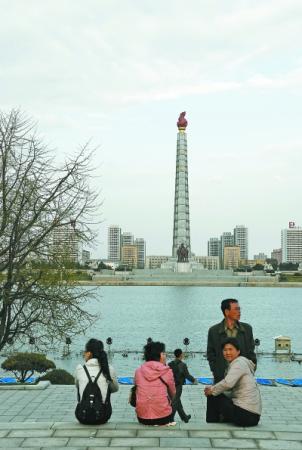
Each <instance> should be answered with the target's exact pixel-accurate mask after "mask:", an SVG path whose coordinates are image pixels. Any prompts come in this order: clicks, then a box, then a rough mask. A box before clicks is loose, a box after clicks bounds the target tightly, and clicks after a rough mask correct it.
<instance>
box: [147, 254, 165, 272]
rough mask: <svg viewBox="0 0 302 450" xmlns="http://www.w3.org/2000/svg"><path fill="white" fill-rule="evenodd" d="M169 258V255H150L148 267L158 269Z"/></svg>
mask: <svg viewBox="0 0 302 450" xmlns="http://www.w3.org/2000/svg"><path fill="white" fill-rule="evenodd" d="M168 260H169V256H164V255H150V256H147V258H146V267H147V269H157V268H160V267H161V265H162V264H164V263H165V262H167V261H168Z"/></svg>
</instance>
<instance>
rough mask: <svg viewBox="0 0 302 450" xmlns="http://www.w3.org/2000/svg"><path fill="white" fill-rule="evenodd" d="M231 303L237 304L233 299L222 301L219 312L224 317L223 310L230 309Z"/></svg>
mask: <svg viewBox="0 0 302 450" xmlns="http://www.w3.org/2000/svg"><path fill="white" fill-rule="evenodd" d="M231 303H238V300H236V299H235V298H226V299H225V300H222V302H221V311H222V314H223V315H224V316H225V313H224V312H225V310H226V309H231Z"/></svg>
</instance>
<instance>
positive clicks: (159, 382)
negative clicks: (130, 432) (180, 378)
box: [134, 342, 175, 425]
mask: <svg viewBox="0 0 302 450" xmlns="http://www.w3.org/2000/svg"><path fill="white" fill-rule="evenodd" d="M144 359H145V361H146V362H145V363H144V364H142V365H141V366H140V367H139V368H138V369H136V371H135V376H134V383H135V385H136V415H137V418H138V421H139V422H140V423H143V424H144V425H175V422H173V415H172V407H171V399H172V398H173V397H174V395H175V384H174V377H173V372H172V370H171V369H170V367H169V366H166V354H165V344H163V343H162V342H150V343H148V344H147V345H145V347H144Z"/></svg>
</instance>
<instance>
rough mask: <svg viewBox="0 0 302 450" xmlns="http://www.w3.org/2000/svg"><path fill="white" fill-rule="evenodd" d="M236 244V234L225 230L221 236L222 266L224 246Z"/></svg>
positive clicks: (221, 263) (222, 265)
mask: <svg viewBox="0 0 302 450" xmlns="http://www.w3.org/2000/svg"><path fill="white" fill-rule="evenodd" d="M233 246H234V235H233V234H232V233H231V232H230V231H224V232H223V233H222V235H221V236H220V247H219V250H220V254H219V257H220V266H221V267H224V264H223V260H224V248H225V247H233Z"/></svg>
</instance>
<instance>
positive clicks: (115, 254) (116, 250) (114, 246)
mask: <svg viewBox="0 0 302 450" xmlns="http://www.w3.org/2000/svg"><path fill="white" fill-rule="evenodd" d="M107 259H108V261H112V262H119V261H120V260H121V229H120V227H119V226H118V225H111V226H110V227H109V228H108V258H107Z"/></svg>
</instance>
